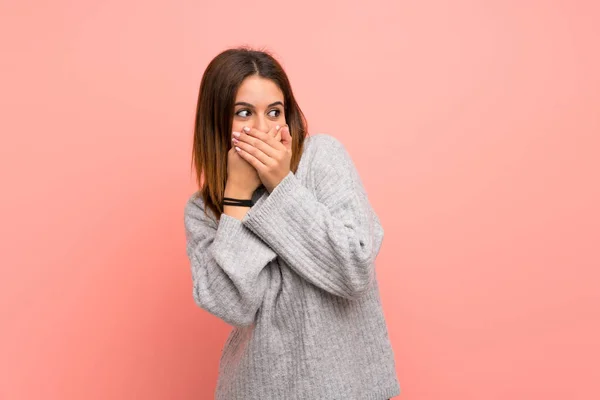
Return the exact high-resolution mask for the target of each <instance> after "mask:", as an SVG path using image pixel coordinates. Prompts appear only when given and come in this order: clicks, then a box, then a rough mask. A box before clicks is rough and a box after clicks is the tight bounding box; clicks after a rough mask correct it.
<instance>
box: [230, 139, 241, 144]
mask: <svg viewBox="0 0 600 400" xmlns="http://www.w3.org/2000/svg"><path fill="white" fill-rule="evenodd" d="M232 140H233V143H235V144H238V143H239V142H240V141H239V140H237V139H236V138H233V139H232Z"/></svg>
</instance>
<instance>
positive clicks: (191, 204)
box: [183, 190, 215, 225]
mask: <svg viewBox="0 0 600 400" xmlns="http://www.w3.org/2000/svg"><path fill="white" fill-rule="evenodd" d="M207 212H208V214H207ZM183 215H184V218H185V221H186V222H188V221H190V220H199V221H203V222H205V223H208V224H211V225H214V223H215V218H214V216H213V214H212V212H211V211H210V209H207V210H205V206H204V199H203V198H202V194H201V192H200V190H197V191H195V192H194V193H192V194H191V195H190V196H189V197H188V199H187V201H186V202H185V205H184V209H183Z"/></svg>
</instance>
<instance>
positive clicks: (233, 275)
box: [184, 134, 400, 400]
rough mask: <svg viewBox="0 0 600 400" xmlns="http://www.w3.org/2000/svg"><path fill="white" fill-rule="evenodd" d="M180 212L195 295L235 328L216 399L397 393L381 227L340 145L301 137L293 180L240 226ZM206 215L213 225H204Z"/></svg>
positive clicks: (196, 205)
mask: <svg viewBox="0 0 600 400" xmlns="http://www.w3.org/2000/svg"><path fill="white" fill-rule="evenodd" d="M198 194H199V193H198V192H196V193H194V195H192V196H191V197H190V199H189V201H188V202H187V204H186V206H185V217H184V222H185V229H186V236H187V254H188V257H189V259H190V263H191V270H192V280H193V295H194V299H195V301H196V303H197V304H198V306H200V307H201V308H202V309H204V310H206V311H208V312H209V313H211V314H213V315H215V316H217V317H218V318H220V319H222V320H223V321H225V322H226V323H228V324H230V325H232V326H233V329H232V331H231V333H230V334H229V337H228V338H227V340H226V342H225V346H224V348H223V351H222V354H221V359H220V363H219V377H218V381H217V389H216V392H215V398H216V399H217V400H242V399H243V400H296V399H297V400H321V399H323V400H324V399H326V400H331V399H340V400H341V399H344V400H367V399H372V400H384V399H388V398H390V397H392V396H396V395H398V394H399V393H400V386H399V383H398V380H397V378H396V371H395V361H394V353H393V350H392V347H391V344H390V341H389V337H388V332H387V326H386V323H385V319H384V315H383V312H382V308H381V301H380V297H379V288H378V284H377V279H376V272H375V258H376V256H377V254H378V252H379V249H380V247H381V244H382V241H383V228H382V226H381V223H380V220H379V218H378V217H377V215H376V214H375V212H374V210H373V209H372V207H371V205H370V204H369V201H368V198H367V194H366V192H365V189H364V187H363V184H362V182H361V179H360V177H359V175H358V172H357V170H356V168H355V166H354V164H353V162H352V159H351V158H350V155H349V154H348V152H347V151H346V149H345V147H344V146H343V145H342V144H341V142H340V141H338V140H337V139H335V138H334V137H333V136H330V135H327V134H315V135H310V136H308V137H307V138H306V141H305V144H304V152H303V154H302V157H301V160H300V164H299V166H298V170H297V172H296V173H295V174H294V173H292V172H291V171H290V173H289V174H288V175H287V176H286V177H285V178H284V179H283V181H281V183H280V184H279V185H278V186H277V187H276V188H275V189H274V190H273V192H272V193H270V194H269V192H268V191H267V190H266V189H265V188H264V186H260V187H259V188H258V189H257V190H256V191H255V192H254V194H253V200H255V201H256V203H255V205H254V206H252V208H251V209H250V210H249V211H248V213H247V214H246V216H245V217H244V218H243V220H241V221H240V220H238V219H236V218H233V217H231V216H229V215H227V214H223V215H222V216H221V219H220V221H218V222H217V220H216V219H215V217H214V214H213V213H212V212H211V211H210V210H209V209H207V213H208V215H207V214H205V212H204V211H203V210H204V204H203V201H202V198H201V197H199V196H198ZM209 215H210V216H209Z"/></svg>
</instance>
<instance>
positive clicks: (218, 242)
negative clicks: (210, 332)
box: [184, 199, 277, 326]
mask: <svg viewBox="0 0 600 400" xmlns="http://www.w3.org/2000/svg"><path fill="white" fill-rule="evenodd" d="M184 214H185V216H184V223H185V231H186V238H187V246H186V248H187V254H188V257H189V259H190V263H191V269H192V280H193V288H194V289H193V294H194V300H195V302H196V304H198V306H200V307H201V308H203V309H204V310H206V311H208V312H209V313H211V314H213V315H215V316H217V317H219V318H221V319H222V320H223V321H225V322H226V323H228V324H230V325H233V326H245V325H249V324H252V323H253V322H254V318H255V316H256V312H257V311H258V308H259V307H260V305H261V302H262V298H263V294H264V292H265V290H266V288H267V285H268V281H269V271H268V270H267V269H266V268H265V266H266V265H267V264H268V263H269V262H271V261H272V260H273V259H275V257H277V255H276V253H275V252H273V250H271V249H270V248H269V247H268V246H267V245H266V244H265V243H263V242H262V241H261V240H260V239H259V238H258V237H257V236H256V235H255V234H254V233H252V232H251V231H250V230H249V229H248V228H246V227H245V226H243V225H242V222H241V221H240V220H238V219H236V218H234V217H232V216H230V215H227V214H222V215H221V219H220V221H219V222H218V224H217V223H216V222H215V221H214V220H212V219H209V218H208V217H207V216H206V214H205V213H204V210H203V206H202V205H201V202H199V201H192V200H191V199H190V201H188V203H187V204H186V206H185V213H184Z"/></svg>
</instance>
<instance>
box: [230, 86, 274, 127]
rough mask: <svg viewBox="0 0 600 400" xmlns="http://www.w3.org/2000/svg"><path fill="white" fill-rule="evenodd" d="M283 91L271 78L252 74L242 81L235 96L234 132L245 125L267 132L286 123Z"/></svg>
mask: <svg viewBox="0 0 600 400" xmlns="http://www.w3.org/2000/svg"><path fill="white" fill-rule="evenodd" d="M285 123H286V122H285V112H284V104H283V93H282V92H281V90H280V89H279V87H278V86H277V85H276V84H275V83H274V82H273V81H271V80H269V79H265V78H261V77H259V76H258V75H252V76H249V77H247V78H246V79H244V80H243V81H242V84H241V85H240V87H239V89H238V91H237V94H236V96H235V105H234V110H233V126H232V132H241V131H242V128H244V127H245V126H247V127H249V128H256V129H258V130H260V131H263V132H267V131H269V129H271V127H274V126H276V125H279V126H283V125H285Z"/></svg>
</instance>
